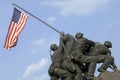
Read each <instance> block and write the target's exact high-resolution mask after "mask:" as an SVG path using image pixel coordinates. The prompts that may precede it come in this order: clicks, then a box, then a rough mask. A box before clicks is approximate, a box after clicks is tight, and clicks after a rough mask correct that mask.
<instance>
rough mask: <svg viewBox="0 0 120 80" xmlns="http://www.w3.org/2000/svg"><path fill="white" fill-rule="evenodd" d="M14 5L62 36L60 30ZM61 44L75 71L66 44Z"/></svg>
mask: <svg viewBox="0 0 120 80" xmlns="http://www.w3.org/2000/svg"><path fill="white" fill-rule="evenodd" d="M12 4H13V5H14V6H16V7H18V8H19V9H21V10H23V11H24V12H26V13H27V14H29V15H31V16H32V17H34V18H35V19H37V20H38V21H40V22H42V23H44V24H45V25H47V26H48V27H50V28H51V29H53V30H55V31H56V32H58V33H59V34H61V32H60V31H59V30H57V29H55V28H54V27H53V26H51V25H49V24H48V23H46V22H45V21H43V20H41V19H40V18H38V17H36V16H35V15H33V14H31V13H30V12H28V11H26V10H25V9H23V8H21V7H20V6H18V5H17V4H14V3H12ZM61 43H62V45H63V48H64V50H65V54H66V56H67V58H68V60H69V61H70V62H71V66H72V68H73V70H75V68H74V66H73V63H72V61H71V59H70V57H69V55H68V54H67V51H66V48H65V45H64V43H63V42H62V41H61Z"/></svg>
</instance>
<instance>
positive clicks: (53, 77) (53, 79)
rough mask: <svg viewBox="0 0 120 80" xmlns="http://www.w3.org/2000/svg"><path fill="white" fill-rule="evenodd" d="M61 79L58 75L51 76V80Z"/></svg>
mask: <svg viewBox="0 0 120 80" xmlns="http://www.w3.org/2000/svg"><path fill="white" fill-rule="evenodd" d="M58 79H59V77H57V76H51V78H50V80H58Z"/></svg>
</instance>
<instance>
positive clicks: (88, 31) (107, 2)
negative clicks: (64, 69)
mask: <svg viewBox="0 0 120 80" xmlns="http://www.w3.org/2000/svg"><path fill="white" fill-rule="evenodd" d="M12 3H16V4H18V5H19V6H21V7H22V8H24V9H26V10H28V11H29V12H31V13H32V14H34V15H35V16H37V17H39V18H41V19H43V20H44V21H46V22H47V23H49V24H50V25H52V26H54V27H55V28H56V29H58V30H59V31H63V32H65V33H70V34H72V35H75V34H76V33H77V32H82V33H84V36H85V37H87V38H88V39H91V40H93V41H96V42H100V43H104V41H106V40H110V41H111V42H112V43H113V48H111V51H112V56H113V57H114V58H115V63H116V65H117V66H118V68H119V67H120V51H119V50H120V37H119V35H120V0H0V10H1V11H0V33H1V34H0V80H49V76H48V72H47V71H48V67H49V65H50V63H51V61H50V53H49V45H50V44H51V43H57V44H58V42H59V34H58V33H57V32H55V31H54V30H52V29H50V28H49V27H48V26H46V25H44V24H43V23H41V22H39V21H37V20H36V19H34V18H33V17H31V16H30V15H29V18H28V21H27V24H26V27H25V28H24V30H23V32H22V34H21V35H20V36H19V40H18V44H17V46H16V47H14V48H12V49H11V51H8V50H6V49H4V48H3V45H4V40H5V37H6V34H7V31H8V26H9V23H10V20H11V17H12V14H13V5H12Z"/></svg>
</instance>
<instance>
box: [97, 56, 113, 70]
mask: <svg viewBox="0 0 120 80" xmlns="http://www.w3.org/2000/svg"><path fill="white" fill-rule="evenodd" d="M99 57H100V58H98V59H99V60H101V61H103V64H102V65H101V66H100V68H98V71H99V72H104V71H106V69H107V68H108V67H109V66H110V65H111V63H112V62H113V61H114V58H113V57H112V56H104V55H103V56H99Z"/></svg>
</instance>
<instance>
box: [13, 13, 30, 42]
mask: <svg viewBox="0 0 120 80" xmlns="http://www.w3.org/2000/svg"><path fill="white" fill-rule="evenodd" d="M27 18H28V16H26V15H25V14H23V15H21V18H20V20H19V22H18V25H17V29H16V33H15V35H14V38H13V40H12V41H13V43H14V42H16V40H17V38H18V36H19V35H20V33H21V32H22V30H23V29H24V27H25V23H26V20H27Z"/></svg>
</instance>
